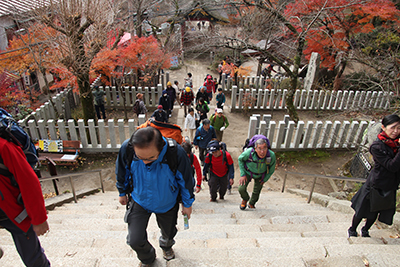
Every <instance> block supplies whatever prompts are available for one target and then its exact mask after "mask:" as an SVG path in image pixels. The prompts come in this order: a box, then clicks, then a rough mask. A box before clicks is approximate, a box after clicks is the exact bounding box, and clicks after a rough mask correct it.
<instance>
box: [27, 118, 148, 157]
mask: <svg viewBox="0 0 400 267" xmlns="http://www.w3.org/2000/svg"><path fill="white" fill-rule="evenodd" d="M145 120H146V119H145V115H144V114H141V115H139V120H138V121H139V124H142V123H144V122H145ZM19 123H20V124H21V121H20V122H19ZM21 125H22V124H21ZM136 127H137V123H136V122H135V120H134V119H130V120H128V124H127V125H126V124H125V123H124V120H123V119H119V120H118V121H117V122H116V123H115V121H114V120H113V119H110V120H106V121H105V120H98V125H95V121H94V120H92V119H91V120H88V125H87V126H86V125H85V122H84V120H83V119H81V120H78V123H77V124H76V123H75V121H74V120H73V119H70V120H68V121H67V122H65V121H64V120H58V121H55V120H53V119H50V120H48V121H44V120H39V121H38V122H37V123H36V121H35V120H29V121H28V125H27V126H26V127H24V128H25V130H26V131H27V132H28V133H29V134H30V136H31V138H32V140H34V141H36V140H41V139H50V140H73V141H81V151H82V152H87V153H96V152H118V150H119V148H120V147H121V144H122V143H123V142H124V141H125V140H126V139H128V138H130V137H131V136H132V134H133V133H134V132H135V130H136ZM87 133H88V135H87ZM88 136H89V137H90V141H89V140H88Z"/></svg>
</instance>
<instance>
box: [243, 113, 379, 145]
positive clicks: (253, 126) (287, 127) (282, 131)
mask: <svg viewBox="0 0 400 267" xmlns="http://www.w3.org/2000/svg"><path fill="white" fill-rule="evenodd" d="M271 118H272V116H271V115H269V114H268V115H264V116H263V117H262V118H261V115H257V114H255V115H253V116H251V117H250V122H249V130H248V137H251V136H253V135H255V134H264V135H265V136H266V137H267V138H268V139H269V141H270V143H271V147H272V149H275V150H298V149H337V148H343V149H345V148H346V149H355V148H358V147H359V146H360V145H362V142H363V134H364V132H365V130H366V129H367V127H368V125H369V124H370V122H368V121H352V122H349V121H343V122H341V121H334V122H331V121H325V122H322V121H316V122H314V121H307V122H303V121H299V122H298V123H297V125H296V123H295V122H294V121H290V120H289V116H288V115H285V118H284V120H283V121H279V122H278V124H277V123H276V122H275V121H272V120H271ZM371 123H373V122H371Z"/></svg>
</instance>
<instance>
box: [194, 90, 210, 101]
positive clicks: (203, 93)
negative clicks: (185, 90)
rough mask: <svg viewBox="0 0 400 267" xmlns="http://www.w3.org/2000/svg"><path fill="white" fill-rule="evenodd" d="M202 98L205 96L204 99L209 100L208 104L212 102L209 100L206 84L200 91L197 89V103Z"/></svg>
mask: <svg viewBox="0 0 400 267" xmlns="http://www.w3.org/2000/svg"><path fill="white" fill-rule="evenodd" d="M200 98H203V100H204V101H206V102H207V104H210V102H208V100H209V99H208V94H207V92H206V87H205V86H201V87H200V89H199V91H197V94H196V104H198V103H199V100H200Z"/></svg>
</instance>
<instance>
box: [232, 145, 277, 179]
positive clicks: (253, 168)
mask: <svg viewBox="0 0 400 267" xmlns="http://www.w3.org/2000/svg"><path fill="white" fill-rule="evenodd" d="M252 150H253V148H247V149H246V150H245V151H244V152H243V153H242V154H240V156H239V158H238V161H239V169H240V176H245V175H246V176H247V177H251V173H253V178H254V179H258V178H261V177H262V174H263V173H265V176H264V182H266V181H268V179H269V178H270V177H271V175H272V174H273V173H274V171H275V165H276V157H275V153H274V152H272V151H271V150H269V154H270V157H271V162H270V163H269V164H268V163H266V159H262V160H259V159H258V156H257V153H256V151H254V150H253V152H251V151H252ZM249 157H252V158H253V161H252V162H247V160H248V159H249ZM257 161H258V162H257ZM245 165H247V170H246V168H245Z"/></svg>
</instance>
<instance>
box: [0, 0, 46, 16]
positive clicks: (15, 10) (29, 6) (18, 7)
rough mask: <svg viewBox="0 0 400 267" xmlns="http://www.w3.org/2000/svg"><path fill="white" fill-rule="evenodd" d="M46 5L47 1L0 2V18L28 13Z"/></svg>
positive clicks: (18, 0) (17, 0)
mask: <svg viewBox="0 0 400 267" xmlns="http://www.w3.org/2000/svg"><path fill="white" fill-rule="evenodd" d="M48 4H50V1H49V0H0V17H2V16H8V15H11V14H21V13H25V12H29V11H31V10H33V9H35V8H38V7H40V6H44V5H48Z"/></svg>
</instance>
